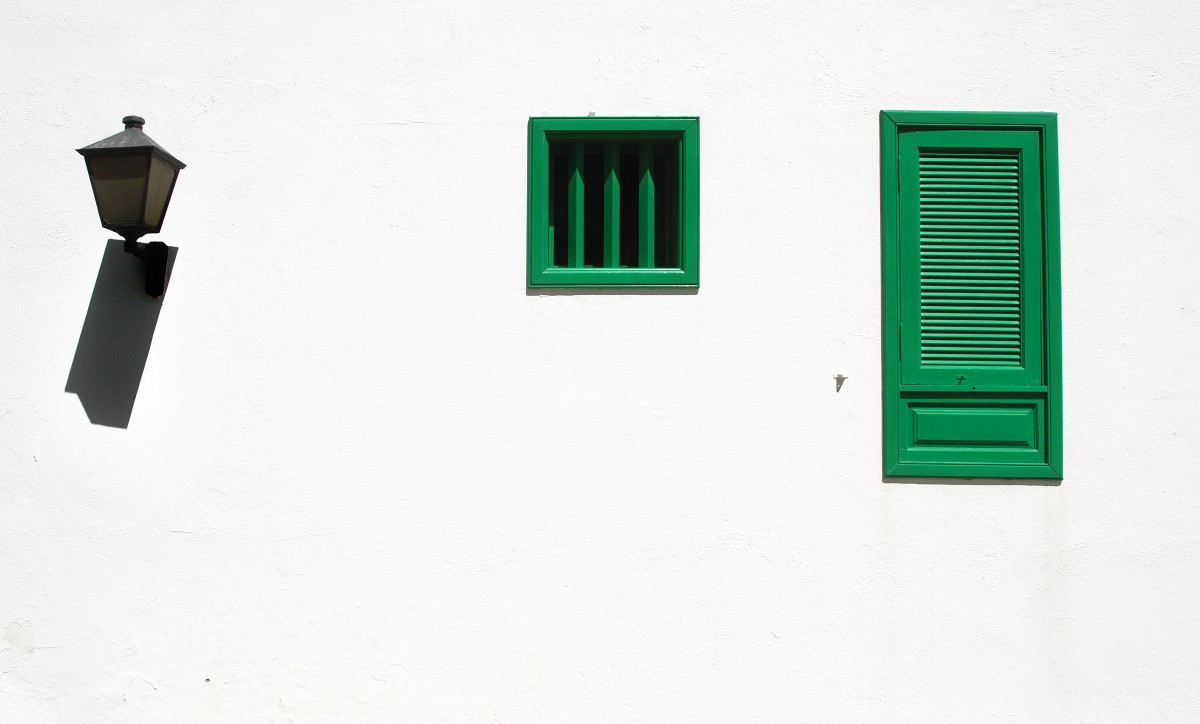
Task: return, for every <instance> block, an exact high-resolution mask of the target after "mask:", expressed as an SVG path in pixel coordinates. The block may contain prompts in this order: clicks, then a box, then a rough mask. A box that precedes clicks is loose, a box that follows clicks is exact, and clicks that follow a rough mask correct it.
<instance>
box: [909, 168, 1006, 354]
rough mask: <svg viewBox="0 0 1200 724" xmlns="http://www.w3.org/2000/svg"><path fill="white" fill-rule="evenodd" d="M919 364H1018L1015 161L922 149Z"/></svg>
mask: <svg viewBox="0 0 1200 724" xmlns="http://www.w3.org/2000/svg"><path fill="white" fill-rule="evenodd" d="M918 168H919V173H920V259H921V264H920V270H921V364H922V365H924V366H937V367H1020V366H1021V257H1020V250H1021V249H1020V247H1021V228H1020V204H1019V195H1018V157H1017V155H1016V153H1010V152H991V151H987V152H978V151H966V150H964V151H941V150H937V151H934V150H922V151H921V153H920V158H919V166H918Z"/></svg>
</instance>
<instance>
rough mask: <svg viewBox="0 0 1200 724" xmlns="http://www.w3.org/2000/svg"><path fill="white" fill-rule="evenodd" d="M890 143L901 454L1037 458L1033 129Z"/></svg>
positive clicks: (1038, 325)
mask: <svg viewBox="0 0 1200 724" xmlns="http://www.w3.org/2000/svg"><path fill="white" fill-rule="evenodd" d="M898 152H899V186H900V189H899V192H900V204H899V211H900V217H899V233H900V250H899V262H900V270H899V271H900V288H899V291H900V300H899V301H900V314H899V322H900V325H901V328H900V330H899V336H900V380H899V382H900V400H899V403H900V406H901V410H900V422H901V430H902V440H901V442H902V445H901V450H900V459H901V461H902V462H911V463H929V462H941V463H952V464H957V465H966V466H979V470H980V472H981V474H986V471H987V470H989V469H990V467H989V466H995V465H1001V466H1003V465H1018V466H1019V465H1024V464H1029V465H1044V464H1045V463H1046V447H1047V436H1046V390H1047V388H1046V386H1045V377H1046V375H1045V367H1046V366H1045V356H1044V349H1045V344H1044V341H1043V320H1044V318H1045V304H1044V283H1043V268H1042V267H1043V264H1042V260H1043V252H1044V243H1043V229H1042V214H1043V204H1042V189H1041V157H1040V142H1039V134H1038V133H1037V131H1032V130H1029V131H1026V130H918V131H908V132H903V133H901V134H900V138H899V147H898ZM968 469H969V468H968Z"/></svg>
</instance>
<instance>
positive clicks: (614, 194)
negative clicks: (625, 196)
mask: <svg viewBox="0 0 1200 724" xmlns="http://www.w3.org/2000/svg"><path fill="white" fill-rule="evenodd" d="M620 171H621V146H620V144H618V143H616V142H609V143H607V144H605V146H604V266H605V267H606V268H608V269H616V268H617V267H619V266H620V265H621V261H620V253H621V180H620V176H619V174H620Z"/></svg>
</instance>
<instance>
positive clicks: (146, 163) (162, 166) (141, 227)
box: [77, 116, 185, 297]
mask: <svg viewBox="0 0 1200 724" xmlns="http://www.w3.org/2000/svg"><path fill="white" fill-rule="evenodd" d="M121 122H122V123H124V124H125V130H124V131H121V132H120V133H118V134H116V135H115V136H109V137H108V138H106V139H104V140H103V141H96V142H95V143H93V144H92V145H90V146H84V147H83V148H80V149H77V150H78V151H79V153H81V154H83V158H84V161H86V162H87V170H88V177H89V178H90V179H91V181H92V193H93V194H95V196H96V209H97V210H98V211H99V212H100V225H101V226H103V227H104V228H106V229H111V230H113V231H115V232H117V233H118V234H120V235H121V236H123V237H124V238H125V251H127V252H129V253H130V254H134V255H136V256H137V257H139V258H140V259H141V260H142V262H143V264H144V265H145V267H146V293H147V294H149V295H150V296H152V297H158V296H161V295H162V293H163V291H165V289H166V284H167V245H166V244H164V243H162V242H161V241H152V242H150V243H148V244H139V243H138V239H139V238H141V236H142V235H143V234H157V233H158V231H159V229H161V228H162V223H163V217H165V216H166V214H167V204H169V203H170V202H171V192H172V191H174V190H175V179H176V178H177V177H178V176H179V170H180V169H181V168H183V167H184V166H185V164H184V163H183V162H182V161H180V160H179V159H177V158H175V157H174V156H172V155H171V154H169V153H167V151H166V149H164V148H163V147H162V146H160V145H158V144H157V143H155V142H154V140H153V139H151V138H150V137H149V136H147V135H146V134H145V133H143V132H142V126H143V125H144V124H145V123H146V121H145V119H143V118H140V117H138V116H125V117H124V118H122V119H121Z"/></svg>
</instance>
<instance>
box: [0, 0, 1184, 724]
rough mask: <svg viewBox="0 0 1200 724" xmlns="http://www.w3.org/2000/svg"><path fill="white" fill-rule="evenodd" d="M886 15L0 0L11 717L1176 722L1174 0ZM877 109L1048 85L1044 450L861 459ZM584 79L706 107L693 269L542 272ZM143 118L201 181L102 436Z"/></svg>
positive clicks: (1179, 378)
mask: <svg viewBox="0 0 1200 724" xmlns="http://www.w3.org/2000/svg"><path fill="white" fill-rule="evenodd" d="M871 5H873V6H872V7H862V6H857V5H853V4H848V3H807V2H784V1H782V0H780V1H761V2H752V1H750V0H736V1H734V2H708V1H705V2H686V3H685V2H678V3H643V2H617V3H575V2H561V1H556V2H549V1H546V2H532V1H528V0H518V1H513V2H506V3H499V4H489V3H472V4H468V3H463V2H437V3H435V2H427V3H411V2H395V3H389V2H378V1H377V2H341V3H318V2H296V1H294V0H293V1H292V2H283V0H273V1H272V2H263V3H245V2H228V1H225V0H220V1H213V2H207V3H182V2H145V1H142V0H136V1H133V2H125V3H100V2H86V1H80V2H69V3H67V2H58V3H36V2H31V1H28V0H9V1H8V2H7V3H5V12H4V18H5V21H4V23H3V28H2V29H0V40H2V41H3V42H0V67H3V68H5V69H6V72H5V74H4V75H5V80H4V83H3V86H2V87H0V130H2V133H0V200H2V203H0V208H2V209H3V214H0V238H2V239H3V240H4V242H3V244H2V245H0V310H3V312H2V313H0V372H2V374H0V629H2V635H0V721H4V722H13V723H18V722H20V723H24V722H33V723H36V722H63V721H72V722H114V721H130V722H224V721H229V722H293V721H294V722H336V721H348V722H350V721H369V722H374V721H381V722H382V721H411V722H493V721H500V722H623V721H631V722H767V721H780V722H799V721H814V722H816V721H819V722H837V721H842V722H900V721H903V722H951V721H963V722H968V721H969V722H976V721H979V722H985V721H1003V722H1025V721H1045V722H1068V721H1069V722H1084V721H1088V722H1097V721H1104V722H1135V721H1173V722H1187V721H1196V720H1198V719H1200V695H1198V693H1197V685H1196V682H1197V680H1198V679H1200V628H1198V626H1200V621H1198V619H1200V614H1198V613H1197V612H1198V610H1200V566H1198V565H1197V553H1198V544H1200V525H1198V513H1200V475H1198V473H1197V469H1198V467H1200V465H1198V463H1200V453H1198V452H1197V442H1198V438H1200V381H1198V374H1197V372H1196V369H1195V368H1196V358H1197V353H1200V342H1198V341H1197V340H1198V339H1200V336H1198V335H1200V317H1198V309H1200V285H1198V284H1197V275H1198V274H1200V243H1198V242H1197V239H1200V221H1198V218H1200V217H1198V215H1197V207H1198V204H1197V198H1200V173H1198V169H1200V134H1197V132H1196V130H1195V125H1196V118H1197V111H1198V110H1200V95H1198V94H1200V82H1198V81H1200V54H1198V48H1200V46H1198V45H1197V40H1196V38H1197V35H1198V31H1200V6H1197V5H1196V4H1194V3H1191V2H1147V3H1139V4H1136V5H1135V4H1131V3H1126V2H1117V1H1115V0H1091V1H1089V2H1075V1H1071V2H1058V3H1053V4H1050V3H1040V2H1005V3H990V2H973V1H972V2H945V3H940V2H903V3H899V2H897V3H873V4H871ZM881 108H909V109H945V110H951V109H963V110H966V109H977V110H1050V111H1056V112H1058V113H1059V121H1060V131H1061V154H1060V156H1061V164H1062V195H1061V199H1062V229H1063V262H1064V263H1063V268H1064V278H1063V289H1064V303H1063V314H1064V319H1065V330H1064V345H1065V354H1066V363H1065V370H1064V372H1065V374H1064V377H1065V405H1066V414H1067V425H1066V470H1067V477H1066V480H1065V481H1064V483H1063V485H1062V486H1061V487H1030V486H1008V485H991V486H985V485H898V484H885V483H882V482H881V480H880V468H881V461H880V402H879V397H880V389H879V387H880V383H879V263H878V245H879V222H878V193H879V191H878V126H877V123H878V121H877V114H878V111H879V110H880V109H881ZM589 111H595V112H597V113H598V114H601V115H667V114H684V115H698V116H700V118H701V162H702V169H701V196H702V204H703V205H702V210H701V219H702V230H701V257H702V267H701V280H702V281H701V289H700V291H699V293H698V294H696V295H663V294H636V295H635V294H578V295H528V294H526V291H525V288H524V275H525V204H526V200H525V163H526V148H525V143H526V136H525V134H526V121H527V118H528V117H529V116H530V115H551V114H561V115H586V114H587V112H589ZM127 113H138V114H141V115H144V116H145V117H146V118H147V125H146V131H147V133H149V134H150V135H151V136H152V137H153V138H155V139H156V140H158V141H160V142H161V143H162V144H163V145H164V146H166V147H167V148H168V149H169V150H171V151H172V152H173V153H175V154H176V155H178V156H179V157H180V158H182V159H183V160H184V161H186V162H188V164H189V167H188V168H187V169H186V170H185V171H184V172H183V174H182V176H181V179H180V182H179V186H178V188H177V191H176V194H175V199H174V201H173V203H172V208H171V210H170V213H169V214H168V217H167V222H166V225H165V229H164V233H163V234H161V235H160V237H159V238H161V239H163V240H165V241H167V242H168V243H170V244H172V245H173V246H177V247H179V249H180V252H179V255H178V261H177V263H176V266H175V271H174V277H173V280H172V285H171V288H170V290H169V291H168V294H167V297H166V301H165V304H164V306H163V309H162V315H161V317H160V319H159V321H158V327H157V332H156V334H155V337H154V341H153V347H152V349H151V352H150V355H149V359H148V362H147V365H146V369H145V374H144V376H143V378H142V380H141V387H140V393H139V394H138V396H137V400H136V406H135V407H134V410H133V417H132V421H131V423H130V425H129V427H128V429H119V428H110V427H102V426H96V425H91V424H89V422H88V418H87V417H86V416H85V415H84V411H83V409H82V408H81V406H80V403H79V400H78V399H77V398H76V397H75V396H74V395H70V394H66V393H64V392H63V389H64V385H65V381H66V378H67V374H68V371H69V369H70V366H71V361H72V357H73V355H74V353H75V348H76V344H77V342H78V340H79V335H80V329H81V325H82V323H83V319H84V314H85V312H86V310H87V308H88V304H89V299H90V297H91V293H92V286H93V283H94V281H95V278H96V275H97V271H98V268H99V264H100V259H101V255H102V253H103V250H104V241H105V239H107V238H109V237H110V236H111V234H109V233H108V232H106V231H104V230H102V229H100V227H99V226H98V224H97V221H96V217H95V211H94V206H93V203H92V199H91V196H90V191H89V189H88V187H87V182H86V177H85V173H84V168H83V163H82V161H81V159H80V158H79V157H78V156H77V155H76V154H75V153H74V152H73V150H72V149H74V148H77V147H79V146H82V145H84V144H86V143H90V142H92V141H95V140H97V139H99V138H102V137H104V136H106V135H109V134H111V133H115V132H116V131H118V130H120V124H119V122H118V119H119V118H120V117H121V116H122V115H124V114H127ZM839 372H840V373H843V374H847V375H849V376H850V379H849V381H848V382H847V383H846V385H845V386H844V387H843V388H842V391H841V392H840V393H835V392H834V383H833V381H832V379H831V377H832V375H834V374H836V373H839Z"/></svg>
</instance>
